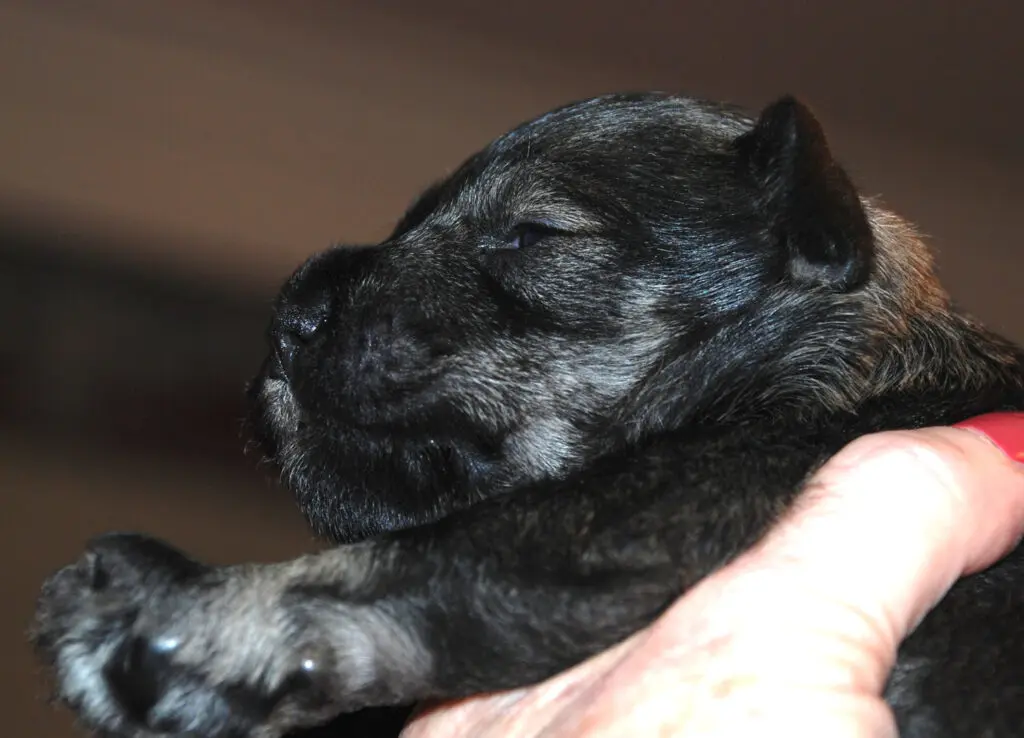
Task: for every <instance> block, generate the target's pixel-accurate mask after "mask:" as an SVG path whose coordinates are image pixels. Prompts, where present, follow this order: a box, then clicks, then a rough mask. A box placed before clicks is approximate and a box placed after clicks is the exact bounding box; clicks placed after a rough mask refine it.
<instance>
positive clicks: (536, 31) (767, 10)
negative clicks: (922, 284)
mask: <svg viewBox="0 0 1024 738" xmlns="http://www.w3.org/2000/svg"><path fill="white" fill-rule="evenodd" d="M1022 23H1024V5H1022V4H1020V3H1018V2H1014V0H1003V1H1001V2H1000V1H995V0H989V1H987V2H986V1H985V0H982V1H980V2H974V3H962V2H958V1H957V0H904V1H903V2H899V3H894V2H890V0H865V1H863V2H859V3H841V2H831V1H828V0H826V1H825V2H818V3H807V2H798V1H797V0H780V1H777V2H757V1H756V0H700V1H698V2H686V3H664V2H657V1H656V0H631V1H630V2H628V3H614V2H610V1H609V2H604V1H597V2H594V1H591V2H575V3H574V2H568V1H566V2H559V0H544V1H541V0H517V2H514V3H500V4H498V3H480V2H475V1H474V0H442V1H441V2H435V3H417V2H413V1H412V0H409V1H408V2H402V1H401V0H387V1H385V2H376V3H373V4H371V3H368V2H367V3H356V2H350V3H345V2H313V1H310V0H288V2H284V1H283V0H282V1H281V2H274V1H272V0H237V1H236V2H230V1H227V0H225V1H222V2H213V1H212V0H210V1H206V2H204V1H203V0H152V1H150V2H146V3H140V2H137V0H0V331H2V333H0V336H2V340H0V439H2V440H3V444H2V446H0V494H2V495H3V497H2V500H3V510H4V512H5V514H4V515H3V516H2V517H0V557H2V558H0V560H2V561H3V562H4V564H3V569H2V571H3V576H2V581H3V589H2V590H0V596H2V597H3V598H4V600H5V601H6V602H7V606H6V608H5V609H4V610H3V611H2V612H0V644H2V652H3V653H4V654H5V656H6V658H4V660H3V666H2V667H0V705H2V709H3V714H4V715H5V718H6V722H5V724H4V725H3V726H2V727H0V734H3V735H5V736H12V738H13V737H14V736H69V735H71V732H70V728H69V725H70V721H69V719H68V716H67V715H65V714H62V713H55V712H52V711H49V710H48V709H46V708H45V706H44V705H43V703H42V701H41V700H40V697H41V695H42V694H43V692H42V689H41V682H40V680H39V679H38V678H37V674H36V671H35V668H34V665H33V662H32V660H31V657H30V654H29V651H28V649H27V647H26V646H25V645H24V628H25V625H26V623H27V622H28V619H29V615H30V612H31V608H32V604H33V598H34V593H35V589H36V588H37V586H38V584H39V582H40V580H41V579H42V578H43V576H44V575H45V574H46V573H47V572H49V571H50V570H51V569H53V568H54V567H56V566H57V565H59V564H61V563H64V562H65V561H66V560H68V559H70V558H71V557H72V556H74V555H75V554H76V553H77V551H78V550H79V548H80V546H81V544H82V542H83V541H84V539H85V538H86V537H88V536H89V535H91V534H93V533H95V532H98V531H101V530H105V529H111V528H117V529H140V530H145V531H148V532H151V533H155V534H158V535H161V536H164V537H167V538H169V539H172V540H174V541H175V542H177V543H179V544H181V545H183V546H185V547H186V548H189V549H191V550H193V551H195V552H197V553H198V554H201V555H203V556H206V557H208V558H211V559H214V560H220V561H234V560H242V559H248V558H254V559H269V558H274V557H283V556H290V555H294V554H296V553H299V552H300V551H302V550H304V549H307V548H309V547H311V546H313V545H314V542H313V541H312V540H311V538H310V536H309V534H308V533H307V532H306V531H305V529H304V528H303V526H302V523H301V521H300V519H299V516H298V514H297V513H296V512H295V511H294V510H293V509H292V506H291V502H290V500H289V499H288V496H287V494H285V493H283V492H281V491H280V490H277V489H275V488H274V486H273V484H272V482H271V481H270V480H268V479H267V478H266V475H265V473H264V471H262V470H260V469H258V468H257V467H256V464H255V460H254V459H252V458H250V457H245V456H243V454H242V451H241V446H242V444H241V442H240V440H239V438H238V431H239V427H240V418H241V416H242V403H241V396H242V390H243V387H244V384H245V381H246V379H247V378H248V376H249V375H250V374H251V373H252V372H253V371H254V370H255V368H256V366H257V363H258V361H259V359H260V356H261V352H262V331H263V326H264V322H265V320H266V317H267V313H268V305H269V301H270V298H271V296H272V294H273V291H274V288H275V287H276V286H277V284H278V283H279V282H280V281H281V280H282V279H283V278H284V277H285V276H286V275H287V273H288V272H289V270H290V269H291V268H292V267H294V266H295V265H296V264H297V263H298V262H299V261H300V260H301V259H302V258H303V257H304V256H305V255H307V254H308V253H310V252H312V251H314V250H316V249H319V248H322V247H324V246H326V245H327V244H329V243H331V242H334V241H339V240H341V241H368V240H373V239H377V238H380V237H381V236H382V235H383V234H384V233H386V231H387V229H388V228H389V226H390V225H391V222H392V219H393V218H395V217H396V216H397V215H398V214H399V213H400V212H401V211H402V209H403V208H404V206H405V205H406V203H407V202H408V201H409V200H410V199H411V198H412V197H413V196H414V195H415V193H416V191H417V190H418V189H419V188H420V187H422V186H424V185H426V184H427V183H429V182H430V181H431V179H432V178H434V177H435V176H438V175H440V174H442V173H444V172H445V171H446V170H447V169H449V168H451V167H452V166H454V165H455V164H457V163H458V162H459V161H460V160H461V159H462V158H463V157H464V156H465V155H467V154H468V153H470V152H472V151H473V150H474V149H476V148H477V147H479V146H480V145H481V144H483V143H484V142H486V141H487V140H489V139H490V138H492V137H493V136H495V135H497V134H499V133H500V132H502V131H503V130H505V129H507V128H509V127H510V126H512V125H513V124H515V123H517V122H519V121H521V120H523V119H525V118H528V117H531V116H532V115H534V114H536V113H539V112H542V111H543V110H545V109H547V108H549V107H552V106H554V105H557V104H560V103H563V102H566V101H568V100H570V99H575V98H580V97H585V96H589V95H591V94H596V93H600V92H607V91H614V90H624V89H666V90H674V91H686V92H691V93H696V94H702V95H706V96H710V97H715V98H725V99H732V100H735V101H738V102H742V103H746V104H748V105H750V106H758V105H761V104H763V103H765V102H767V101H768V100H769V99H771V98H772V97H774V96H776V95H778V94H781V93H784V92H795V93H798V94H801V95H803V96H805V97H806V99H808V100H809V101H810V102H812V103H813V104H814V106H815V107H816V109H817V110H818V111H819V113H820V115H821V117H822V118H823V120H824V121H825V122H826V124H827V126H828V127H829V128H830V130H831V131H832V136H833V142H834V145H835V148H836V149H837V150H838V151H839V153H840V155H841V158H842V159H843V160H844V161H845V162H846V163H847V164H848V166H849V168H850V169H851V171H852V172H853V173H854V175H855V177H856V179H857V180H858V181H859V182H860V183H861V184H862V185H864V186H865V187H866V188H867V189H869V190H870V191H872V192H878V193H883V194H884V195H885V198H886V200H887V201H888V202H889V204H890V205H891V206H893V207H894V208H895V209H896V210H898V211H899V212H901V213H903V214H904V215H906V216H908V217H910V218H911V219H913V220H915V221H916V222H917V223H918V224H920V226H921V227H922V229H923V230H924V231H925V232H926V233H927V234H929V235H930V236H931V237H932V243H933V244H934V246H935V248H936V249H937V251H938V253H939V263H940V266H941V268H942V272H943V274H944V275H945V279H946V282H947V284H948V286H949V287H950V288H951V289H952V291H953V292H954V293H955V294H956V295H957V296H958V297H959V298H960V300H961V301H962V303H964V304H965V305H966V306H967V307H968V308H969V309H971V310H972V311H973V312H975V313H976V314H978V315H980V316H981V317H983V318H984V319H986V320H987V321H989V322H990V323H991V324H992V325H993V326H996V327H998V328H1000V329H1002V330H1003V331H1004V332H1006V333H1007V334H1009V335H1011V336H1013V337H1015V338H1016V339H1018V340H1024V315H1022V310H1024V297H1022V290H1021V287H1020V276H1021V271H1022V269H1021V267H1022V265H1024V256H1022V253H1021V246H1020V239H1019V236H1018V233H1019V226H1018V222H1017V221H1018V218H1019V217H1020V214H1021V213H1020V211H1021V204H1022V203H1024V179H1022V178H1021V176H1020V172H1021V171H1022V165H1024V137H1022V136H1021V134H1020V113H1021V112H1022V111H1021V104H1022V92H1024V89H1022V83H1021V80H1020V75H1021V72H1022V70H1024V51H1022V45H1021V44H1020V40H1019V39H1020V32H1021V27H1022Z"/></svg>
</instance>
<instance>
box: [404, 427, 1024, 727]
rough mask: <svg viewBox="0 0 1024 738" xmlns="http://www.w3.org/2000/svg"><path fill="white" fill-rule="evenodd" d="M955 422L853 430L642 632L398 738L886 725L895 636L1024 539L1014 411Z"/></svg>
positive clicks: (1020, 430) (436, 711)
mask: <svg viewBox="0 0 1024 738" xmlns="http://www.w3.org/2000/svg"><path fill="white" fill-rule="evenodd" d="M962 425H965V426H969V427H970V428H972V430H962V429H957V428H929V429H925V430H918V431H896V432H887V433H879V434H875V435H872V436H867V437H864V438H861V439H859V440H857V441H855V442H854V443H852V444H850V445H849V446H847V447H846V448H845V449H843V450H842V451H841V452H840V453H839V454H837V455H836V456H835V457H834V458H833V459H831V460H830V461H829V462H828V463H827V464H826V465H825V466H824V467H823V468H822V469H821V470H820V471H819V472H818V473H817V474H816V475H815V476H814V478H813V479H812V480H811V482H810V483H809V485H808V488H807V490H806V491H805V493H804V494H803V495H802V497H801V498H800V500H799V501H798V503H797V504H796V505H795V506H794V508H793V509H792V510H791V511H790V512H789V514H788V515H787V516H786V517H785V518H784V519H783V520H782V521H781V522H780V523H779V524H778V525H777V526H776V527H775V528H774V529H773V530H772V531H771V532H770V533H769V534H768V535H767V536H766V537H765V539H764V540H763V541H762V542H761V543H760V544H759V545H757V546H756V547H755V548H754V549H752V550H751V551H749V552H747V553H746V554H744V555H743V556H741V557H739V558H737V559H736V560H735V561H734V562H733V563H731V564H730V565H729V566H727V567H725V568H723V569H722V570H720V571H719V572H717V573H715V574H714V575H712V576H710V577H708V578H707V579H705V580H704V581H703V582H701V583H700V584H699V585H698V586H697V587H695V588H694V589H692V590H691V591H690V592H688V593H687V594H686V595H685V596H684V597H682V598H681V599H680V600H678V601H677V602H676V603H675V604H674V605H673V606H672V607H671V608H670V609H669V610H668V611H667V612H666V613H665V614H664V615H663V616H662V617H661V618H660V619H659V620H657V621H656V622H655V623H653V624H652V625H651V626H650V627H648V628H647V629H645V630H643V631H641V632H639V633H636V634H635V635H633V636H632V637H631V638H629V639H628V640H626V641H624V642H623V643H620V644H619V645H618V646H616V647H614V648H612V649H610V650H608V651H605V652H604V653H601V654H599V655H597V656H595V657H594V658H592V659H590V660H589V661H587V662H585V663H583V664H580V665H579V666H577V667H575V668H573V669H570V670H569V671H567V672H565V673H563V674H560V675H558V676H556V677H554V678H552V679H550V680H548V681H547V682H544V683H543V684H540V685H536V686H533V687H529V688H524V689H519V690H514V691H511V692H505V693H501V694H495V695H485V696H480V697H474V698H470V699H467V700H463V701H461V702H458V703H449V704H443V705H439V706H436V707H433V708H432V709H430V710H427V711H424V712H422V713H420V714H419V715H418V716H417V717H416V718H415V719H414V720H413V721H412V722H411V723H410V724H409V726H408V727H407V728H406V731H405V733H404V734H403V735H404V736H405V737H406V738H441V737H443V738H463V737H465V738H542V737H543V738H598V737H599V736H624V735H625V736H632V735H644V736H646V735H662V736H666V735H686V736H688V737H689V736H724V735H748V734H757V735H773V734H780V735H782V734H785V735H787V736H804V735H806V736H821V735H828V736H836V737H840V738H841V737H842V736H872V737H875V736H879V737H880V736H896V734H897V733H896V727H895V724H894V722H893V717H892V714H891V712H890V711H889V709H888V707H887V705H886V704H885V702H884V701H883V700H882V697H881V691H882V688H883V686H884V684H885V680H886V677H887V675H888V673H889V671H890V669H891V667H892V664H893V660H894V658H895V654H896V649H897V647H898V645H899V643H900V642H901V641H902V640H903V639H904V638H905V637H906V636H907V635H908V634H909V633H910V632H911V631H912V630H913V628H914V627H915V626H916V624H917V623H918V622H920V620H921V618H923V617H924V615H925V614H926V613H927V611H928V610H929V609H930V608H931V607H932V606H934V605H935V603H937V602H938V601H939V600H940V599H941V598H942V596H943V595H944V593H945V592H946V591H947V590H948V588H949V587H950V586H951V585H952V584H953V583H954V581H955V580H956V579H957V578H959V577H960V576H962V575H964V574H967V573H970V572H974V571H977V570H979V569H983V568H985V567H986V566H988V565H990V564H992V563H993V562H995V561H996V560H997V559H998V558H999V557H1001V556H1002V555H1004V554H1006V553H1007V552H1008V551H1009V550H1010V549H1011V548H1012V547H1013V546H1014V545H1015V544H1016V542H1017V541H1018V540H1019V539H1020V537H1021V535H1022V533H1024V465H1021V464H1019V463H1014V462H1012V461H1009V460H1008V459H1007V455H1009V456H1015V457H1016V458H1017V459H1021V460H1024V413H1015V414H1005V415H999V416H982V417H981V418H978V419H975V420H973V421H969V422H968V423H966V424H962ZM979 431H981V432H979ZM982 432H983V433H985V435H982ZM995 444H998V445H999V446H1000V447H1001V448H1003V449H1004V451H1005V453H1004V452H1001V451H999V450H998V448H997V447H996V445H995Z"/></svg>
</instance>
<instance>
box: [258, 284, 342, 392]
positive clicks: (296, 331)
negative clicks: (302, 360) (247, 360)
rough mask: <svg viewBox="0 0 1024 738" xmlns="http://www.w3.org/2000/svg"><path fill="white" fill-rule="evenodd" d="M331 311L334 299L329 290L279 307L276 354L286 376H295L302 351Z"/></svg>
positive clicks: (273, 331)
mask: <svg viewBox="0 0 1024 738" xmlns="http://www.w3.org/2000/svg"><path fill="white" fill-rule="evenodd" d="M330 313H331V299H330V297H329V296H328V295H326V294H321V295H317V296H315V297H313V298H311V299H309V298H307V299H304V300H301V301H294V300H292V301H289V302H288V303H286V304H284V305H281V306H280V308H279V309H278V311H277V317H276V319H275V321H274V326H273V330H272V342H273V348H274V356H275V357H276V359H277V362H278V364H279V365H280V368H281V371H282V372H283V373H284V375H285V376H287V377H291V375H292V372H293V370H294V368H295V359H296V357H297V356H298V354H299V352H300V351H301V350H302V349H303V348H304V347H306V346H308V345H309V343H310V342H311V341H312V340H313V337H314V336H316V334H317V333H319V332H320V330H321V329H322V328H323V326H324V323H326V322H327V318H328V316H329V315H330Z"/></svg>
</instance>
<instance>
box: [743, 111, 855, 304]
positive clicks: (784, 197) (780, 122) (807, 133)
mask: <svg viewBox="0 0 1024 738" xmlns="http://www.w3.org/2000/svg"><path fill="white" fill-rule="evenodd" d="M737 145H738V147H739V151H740V156H741V160H742V163H743V165H744V166H745V167H746V168H747V170H748V171H749V172H750V173H751V174H752V175H753V177H754V178H755V181H756V184H757V186H758V188H759V189H760V191H761V196H762V198H763V203H764V208H765V210H766V212H767V215H768V217H769V218H770V222H771V228H772V237H773V238H774V240H775V242H776V243H777V244H778V246H779V247H780V248H781V249H783V250H784V253H785V254H786V259H787V262H786V263H787V271H788V274H789V276H790V278H791V279H793V280H794V281H796V282H797V283H800V284H807V285H820V286H824V287H827V288H829V289H833V290H836V291H848V290H852V289H854V288H855V287H857V286H858V285H860V284H862V283H863V282H864V280H865V279H867V276H868V274H869V272H870V270H871V263H872V256H873V252H874V239H873V237H872V234H871V226H870V225H869V224H868V220H867V217H866V215H865V214H864V209H863V207H861V202H860V197H859V196H858V194H857V190H856V189H855V188H854V186H853V184H852V183H851V182H850V179H849V177H847V175H846V172H844V171H843V170H842V168H840V166H839V165H838V164H837V163H836V162H835V160H834V159H833V158H832V153H831V152H830V151H829V148H828V142H827V141H826V140H825V132H824V131H823V130H822V127H821V124H820V123H818V121H817V119H816V118H815V117H814V115H813V113H811V111H810V110H809V109H808V108H807V107H806V106H805V105H803V104H802V103H800V102H799V101H798V100H796V99H794V98H792V97H784V98H782V99H781V100H779V101H777V102H775V103H773V104H772V105H770V106H768V107H767V108H766V109H765V110H764V111H763V112H762V113H761V117H760V118H759V119H758V121H757V123H756V124H755V126H754V128H753V130H751V131H750V132H748V133H746V134H744V135H743V136H741V137H740V138H739V139H738V141H737Z"/></svg>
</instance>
